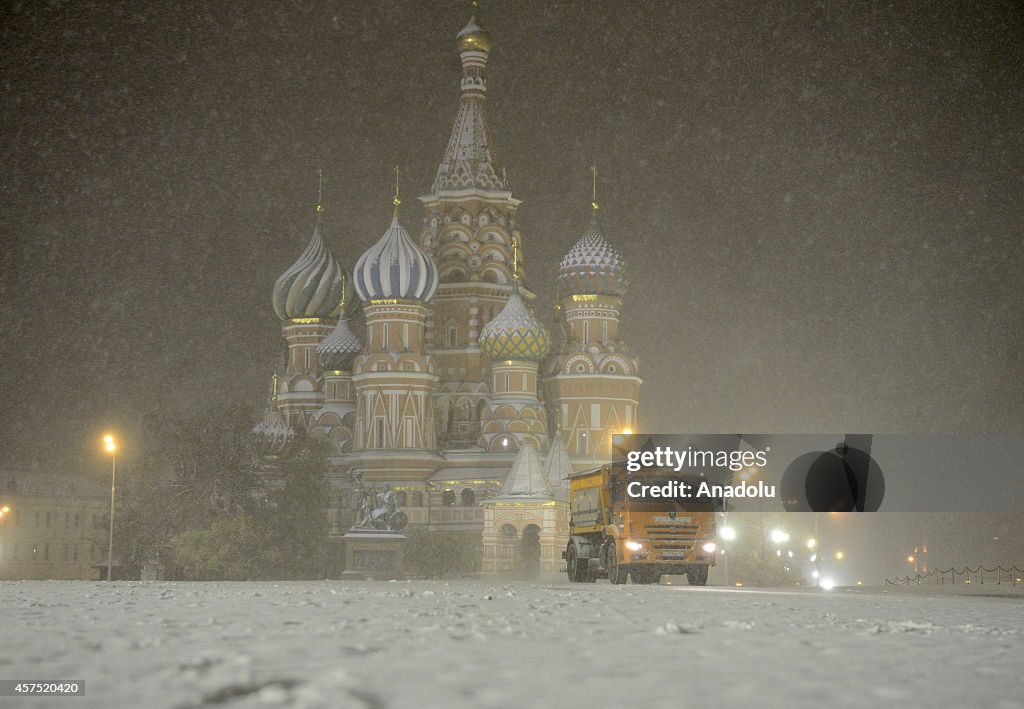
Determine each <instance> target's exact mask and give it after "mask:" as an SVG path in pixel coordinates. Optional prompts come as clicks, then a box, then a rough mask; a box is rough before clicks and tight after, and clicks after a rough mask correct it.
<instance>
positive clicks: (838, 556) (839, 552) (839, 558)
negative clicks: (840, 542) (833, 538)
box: [836, 551, 843, 561]
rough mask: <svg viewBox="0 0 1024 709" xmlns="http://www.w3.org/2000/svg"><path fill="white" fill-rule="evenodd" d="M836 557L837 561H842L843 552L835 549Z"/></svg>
mask: <svg viewBox="0 0 1024 709" xmlns="http://www.w3.org/2000/svg"><path fill="white" fill-rule="evenodd" d="M836 558H837V559H838V560H839V561H842V560H843V552H841V551H837V552H836Z"/></svg>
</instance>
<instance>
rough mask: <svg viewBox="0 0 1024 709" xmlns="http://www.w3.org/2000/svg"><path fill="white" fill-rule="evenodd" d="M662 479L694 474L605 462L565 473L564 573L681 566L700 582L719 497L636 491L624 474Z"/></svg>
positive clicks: (628, 572) (656, 573) (586, 576)
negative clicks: (644, 495) (649, 494)
mask: <svg viewBox="0 0 1024 709" xmlns="http://www.w3.org/2000/svg"><path fill="white" fill-rule="evenodd" d="M636 481H640V482H641V483H642V484H645V485H656V486H661V485H665V484H668V483H671V482H673V481H674V482H677V483H678V482H688V483H690V484H691V485H693V487H692V488H691V489H696V485H699V481H700V478H692V477H688V476H684V475H679V474H676V473H673V472H672V471H670V470H665V471H662V470H657V469H645V470H644V471H641V472H640V473H627V471H626V470H625V467H624V466H622V465H617V464H609V465H604V466H601V467H600V468H595V469H592V470H587V471H583V472H580V473H577V474H576V475H573V476H572V477H571V478H570V479H569V535H570V536H569V543H568V545H567V547H566V550H565V553H564V555H563V556H564V557H565V560H566V571H567V573H568V575H569V580H570V581H573V582H592V581H595V580H596V579H597V578H600V577H603V576H606V577H607V578H608V579H609V580H610V581H611V582H612V583H613V584H622V583H625V582H626V579H627V577H632V579H633V583H642V584H650V583H658V582H659V581H660V580H661V576H662V575H663V574H686V577H687V579H688V580H689V582H690V584H691V585H697V586H703V585H705V584H706V583H707V579H708V570H709V568H710V567H711V566H714V565H715V552H716V550H717V544H716V542H715V534H716V531H715V512H716V511H718V510H719V509H720V501H715V500H708V499H700V498H693V499H678V498H637V497H632V496H630V495H629V494H627V486H628V484H629V483H630V482H636Z"/></svg>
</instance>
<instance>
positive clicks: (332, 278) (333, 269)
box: [274, 221, 342, 320]
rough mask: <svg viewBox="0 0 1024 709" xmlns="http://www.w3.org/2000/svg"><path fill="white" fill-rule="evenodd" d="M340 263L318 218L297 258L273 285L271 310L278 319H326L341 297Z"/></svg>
mask: <svg viewBox="0 0 1024 709" xmlns="http://www.w3.org/2000/svg"><path fill="white" fill-rule="evenodd" d="M341 275H342V270H341V264H340V263H339V262H338V259H337V258H336V257H335V255H334V254H333V253H331V250H330V249H329V248H327V244H326V243H324V237H323V225H322V224H321V223H320V222H319V221H318V222H317V225H316V228H315V229H313V238H311V239H310V240H309V245H308V246H306V250H305V251H303V252H302V256H300V257H299V260H298V261H296V262H295V263H293V264H292V265H291V268H289V269H288V270H287V271H285V272H284V273H283V274H281V277H280V278H278V279H277V283H275V284H274V312H275V313H277V317H279V318H281V319H282V320H292V319H294V318H330V317H335V316H336V315H337V314H338V303H339V301H340V300H341V290H342V282H341Z"/></svg>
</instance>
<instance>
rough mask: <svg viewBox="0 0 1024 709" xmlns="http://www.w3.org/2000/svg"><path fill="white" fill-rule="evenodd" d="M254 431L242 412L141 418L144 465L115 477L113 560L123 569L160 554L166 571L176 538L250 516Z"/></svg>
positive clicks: (245, 411) (241, 409)
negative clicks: (121, 562) (120, 561)
mask: <svg viewBox="0 0 1024 709" xmlns="http://www.w3.org/2000/svg"><path fill="white" fill-rule="evenodd" d="M252 424H253V414H252V411H251V410H250V409H249V407H248V406H243V405H230V406H222V407H217V408H213V409H203V410H201V411H198V412H195V411H188V412H169V411H161V412H160V413H158V414H155V415H151V416H147V417H146V419H145V420H144V421H143V436H142V441H143V445H144V449H143V456H142V462H141V463H140V464H139V465H137V466H136V467H135V468H134V469H132V470H126V471H125V472H124V473H123V474H119V475H118V488H119V492H120V494H119V498H118V499H119V505H120V507H119V509H118V512H117V515H116V517H115V523H116V527H117V528H116V530H115V547H116V549H115V554H116V555H117V556H120V557H121V558H122V559H123V560H124V562H125V564H126V565H127V566H128V567H136V568H137V567H139V566H141V565H142V563H144V562H145V561H146V559H147V558H149V557H150V556H153V555H154V554H158V555H160V556H161V557H162V558H163V560H164V561H165V565H167V566H168V567H169V568H172V565H173V551H174V550H175V548H176V546H177V540H178V537H179V536H181V535H182V534H184V533H186V532H189V531H194V530H203V529H208V528H210V527H211V526H212V525H213V524H214V523H215V522H217V521H219V520H225V519H230V518H233V517H237V516H239V515H240V514H244V513H245V512H247V511H248V509H249V508H250V507H251V505H250V502H249V491H250V490H251V489H252V485H253V474H252V449H251V444H250V431H251V429H252ZM172 575H173V571H172Z"/></svg>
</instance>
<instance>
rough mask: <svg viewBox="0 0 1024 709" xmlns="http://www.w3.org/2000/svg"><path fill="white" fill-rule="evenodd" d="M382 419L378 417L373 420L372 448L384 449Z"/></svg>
mask: <svg viewBox="0 0 1024 709" xmlns="http://www.w3.org/2000/svg"><path fill="white" fill-rule="evenodd" d="M384 433H385V431H384V417H383V416H378V417H377V418H375V419H374V420H373V446H374V448H383V447H384Z"/></svg>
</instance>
